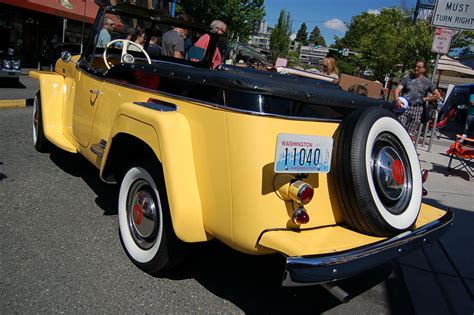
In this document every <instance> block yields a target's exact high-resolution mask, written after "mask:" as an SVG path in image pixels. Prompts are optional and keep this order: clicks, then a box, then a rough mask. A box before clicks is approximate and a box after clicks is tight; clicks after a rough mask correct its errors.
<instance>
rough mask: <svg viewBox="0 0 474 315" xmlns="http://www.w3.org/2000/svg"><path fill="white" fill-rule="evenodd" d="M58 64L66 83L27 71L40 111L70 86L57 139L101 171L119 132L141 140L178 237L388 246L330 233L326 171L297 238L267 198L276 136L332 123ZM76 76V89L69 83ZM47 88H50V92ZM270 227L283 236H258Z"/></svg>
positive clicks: (303, 249)
mask: <svg viewBox="0 0 474 315" xmlns="http://www.w3.org/2000/svg"><path fill="white" fill-rule="evenodd" d="M56 67H57V69H59V70H57V72H59V73H61V72H63V73H65V74H69V75H70V76H73V77H74V78H72V77H69V76H60V75H59V74H57V73H56V74H52V73H40V72H38V73H36V72H32V74H31V76H33V77H37V78H40V80H42V82H43V86H47V88H44V89H42V99H43V98H44V103H45V104H53V103H55V102H60V99H61V97H60V96H59V94H60V93H59V92H60V91H59V90H60V84H63V85H64V82H69V83H67V84H66V85H67V86H70V88H69V90H70V91H71V92H70V93H71V95H70V96H69V98H68V101H64V100H61V101H62V102H65V104H66V105H65V109H64V112H65V113H67V115H66V116H67V117H64V118H62V116H61V115H60V114H59V113H55V114H54V115H55V118H54V119H59V120H61V119H63V124H64V126H66V127H65V128H64V129H63V132H64V139H70V141H68V143H69V144H70V143H74V145H75V146H74V150H78V151H79V152H80V153H81V154H82V155H84V156H85V157H86V158H87V159H88V160H89V161H91V162H92V163H93V164H94V165H96V167H97V168H99V169H100V171H101V174H102V171H103V169H104V166H105V165H106V163H107V158H108V153H109V151H110V148H111V147H112V146H113V144H114V137H115V136H117V135H119V134H123V133H124V134H129V135H131V136H134V137H137V138H139V139H141V140H142V141H144V142H145V143H146V144H147V145H148V146H149V147H150V148H151V149H152V151H153V152H154V153H155V154H156V157H157V158H158V160H159V161H160V162H161V163H162V165H163V170H164V175H165V182H166V188H167V192H168V200H169V204H170V212H171V216H172V221H173V228H174V230H175V233H176V235H177V236H178V237H179V238H180V239H181V240H183V241H186V242H200V241H206V240H209V239H211V238H212V237H216V238H218V239H219V240H220V241H222V242H224V243H225V244H227V245H229V246H231V247H233V248H235V249H237V250H239V251H241V252H244V253H249V254H268V253H274V252H282V253H284V254H287V255H297V256H301V255H306V254H310V253H312V254H315V253H330V252H333V251H343V250H347V249H350V248H354V247H361V246H365V245H369V244H373V243H374V242H378V241H380V240H383V239H386V238H381V237H373V236H369V235H365V234H362V233H358V232H354V231H351V230H349V229H346V228H344V227H340V226H338V225H340V224H343V223H344V219H343V217H342V212H341V210H340V208H339V207H340V206H339V204H338V201H337V198H336V196H335V195H334V193H335V192H334V191H333V189H332V188H331V186H330V182H329V177H328V175H327V174H323V173H319V174H310V175H309V176H308V178H307V179H306V181H307V182H308V183H310V184H311V185H312V186H313V187H314V188H315V196H314V198H313V200H312V201H311V202H310V203H309V204H308V205H306V206H305V208H306V209H307V212H308V214H309V216H310V218H311V220H310V222H309V223H308V224H307V225H305V226H304V229H305V231H295V230H294V229H295V228H297V226H295V225H294V224H293V223H292V221H291V214H292V213H293V211H294V206H295V205H292V203H289V202H285V201H284V200H282V199H281V196H279V195H278V193H277V192H276V191H275V190H276V188H277V187H275V182H276V181H275V178H278V176H280V175H277V176H276V175H275V174H274V172H273V162H274V159H275V147H276V139H277V136H278V134H279V133H290V134H303V135H318V136H326V137H333V136H334V134H335V132H336V129H337V128H338V127H339V123H337V122H314V121H304V120H297V119H290V118H284V117H269V116H262V115H253V114H249V113H241V112H237V111H229V110H226V109H223V108H218V107H214V106H209V104H203V103H199V102H197V101H193V100H189V99H183V98H180V97H178V96H176V97H175V96H172V95H168V94H161V93H159V92H156V91H151V90H146V89H141V88H138V87H136V86H127V85H126V84H120V82H113V81H111V82H109V81H104V80H102V79H99V78H97V77H92V76H90V75H88V74H85V73H83V72H82V71H81V70H77V69H76V70H75V71H73V70H71V68H70V67H71V64H66V63H63V62H61V61H58V63H57V66H56ZM79 76H80V79H81V80H83V81H82V83H81V85H82V90H80V88H79V87H78V81H77V80H76V79H77V78H79ZM55 80H56V81H55ZM61 80H62V81H61ZM55 83H57V87H56V89H52V87H53V86H56V85H55ZM84 83H85V84H84ZM95 88H97V89H99V91H100V92H101V93H100V94H99V95H98V97H100V102H98V103H97V104H93V103H94V102H92V103H91V93H89V92H90V91H89V90H92V89H95ZM65 90H67V89H65ZM72 94H74V95H75V96H72ZM150 98H152V99H156V100H158V101H163V102H167V103H172V104H175V105H176V106H177V111H176V112H159V111H156V110H152V109H149V108H146V107H143V106H140V105H137V104H135V103H134V102H147V100H148V99H150ZM71 99H73V101H72V102H71ZM78 103H82V104H88V106H92V107H93V109H91V110H90V111H89V112H88V113H87V115H88V117H90V121H88V122H80V123H79V124H78V121H79V118H75V117H74V113H75V111H76V112H77V110H78V109H75V108H74V107H75V106H77V104H78ZM82 113H84V112H82ZM81 128H82V129H81ZM78 134H79V135H80V136H79V137H78V136H77V135H78ZM101 139H104V140H107V147H106V149H105V151H104V155H103V157H102V158H99V157H97V156H96V155H95V154H94V153H93V152H92V151H91V150H90V146H91V145H92V144H94V143H98V142H99V141H100V140H101ZM81 141H82V142H83V143H82V144H81V143H80V142H81ZM86 142H87V143H86ZM67 148H69V147H67ZM69 149H70V151H74V150H72V149H71V148H69ZM183 192H184V196H183ZM440 213H444V211H442V210H438V209H435V208H432V207H428V206H426V205H424V206H423V209H422V211H421V214H420V217H419V218H418V223H417V226H418V224H421V223H420V222H422V220H425V219H426V220H429V219H431V218H435V217H438V216H439V214H440ZM420 220H421V221H420ZM328 226H330V227H328ZM317 228H320V229H317ZM272 229H280V230H285V231H279V232H265V231H267V230H272ZM306 229H309V230H306ZM312 229H314V230H312ZM282 244H283V245H282Z"/></svg>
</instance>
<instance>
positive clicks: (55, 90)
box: [30, 71, 77, 153]
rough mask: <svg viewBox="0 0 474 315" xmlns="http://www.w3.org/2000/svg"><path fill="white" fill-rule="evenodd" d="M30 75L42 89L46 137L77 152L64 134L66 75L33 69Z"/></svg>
mask: <svg viewBox="0 0 474 315" xmlns="http://www.w3.org/2000/svg"><path fill="white" fill-rule="evenodd" d="M30 76H31V77H32V78H35V79H37V80H38V81H39V84H40V90H41V91H42V93H41V107H42V111H41V114H42V116H43V129H44V134H45V136H46V138H47V139H48V140H49V141H51V142H52V143H54V144H55V145H57V146H58V147H60V148H61V149H63V150H65V151H68V152H72V153H76V152H77V149H76V147H75V146H74V145H73V144H72V143H71V142H70V141H69V140H68V139H67V138H66V137H65V136H64V130H63V106H64V99H65V95H66V85H65V82H64V81H65V77H64V76H62V75H59V74H57V73H54V72H48V71H31V72H30Z"/></svg>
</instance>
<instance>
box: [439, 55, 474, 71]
mask: <svg viewBox="0 0 474 315" xmlns="http://www.w3.org/2000/svg"><path fill="white" fill-rule="evenodd" d="M438 70H439V71H452V72H457V73H459V74H465V75H472V76H474V70H472V69H471V68H470V67H468V66H466V65H464V64H462V63H460V62H459V61H456V60H454V59H451V58H449V57H447V56H441V58H440V59H439V62H438ZM443 74H444V73H443Z"/></svg>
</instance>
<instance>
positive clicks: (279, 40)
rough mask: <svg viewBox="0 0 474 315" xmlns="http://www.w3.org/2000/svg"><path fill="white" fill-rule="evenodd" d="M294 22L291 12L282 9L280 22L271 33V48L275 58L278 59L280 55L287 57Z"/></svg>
mask: <svg viewBox="0 0 474 315" xmlns="http://www.w3.org/2000/svg"><path fill="white" fill-rule="evenodd" d="M292 24H293V23H292V20H291V15H290V13H289V12H286V11H285V10H281V11H280V16H279V18H278V23H277V25H275V28H274V29H273V31H272V34H271V35H270V50H271V52H272V58H273V60H276V58H278V57H286V55H287V54H288V46H289V45H290V36H291V32H292Z"/></svg>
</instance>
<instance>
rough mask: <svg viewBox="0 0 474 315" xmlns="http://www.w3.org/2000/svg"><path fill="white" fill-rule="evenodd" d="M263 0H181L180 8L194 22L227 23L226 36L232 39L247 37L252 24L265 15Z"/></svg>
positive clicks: (207, 23) (251, 29) (250, 31)
mask: <svg viewBox="0 0 474 315" xmlns="http://www.w3.org/2000/svg"><path fill="white" fill-rule="evenodd" d="M263 2H264V0H182V1H181V4H180V9H182V10H184V12H186V13H189V14H190V15H191V16H192V17H193V18H194V19H195V20H196V22H201V23H204V24H206V25H209V24H210V23H211V21H212V20H216V19H218V20H222V21H224V22H225V23H226V24H227V33H228V36H229V37H230V38H232V39H236V38H240V40H245V39H246V38H248V37H249V36H250V35H251V33H252V31H253V28H254V25H256V24H258V23H260V21H261V20H262V19H263V17H264V15H265V8H264V5H263Z"/></svg>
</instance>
